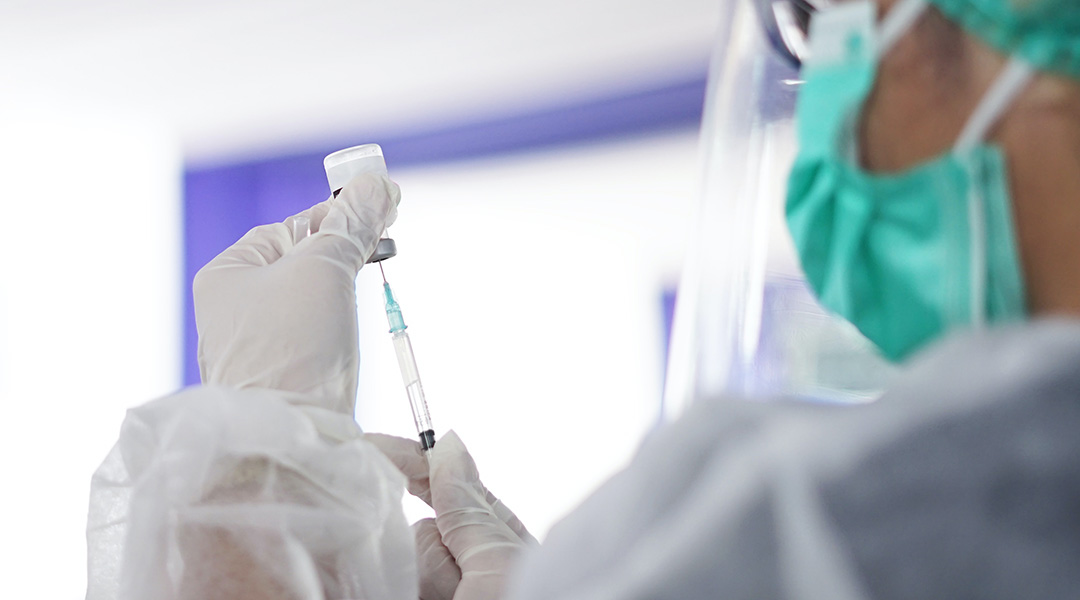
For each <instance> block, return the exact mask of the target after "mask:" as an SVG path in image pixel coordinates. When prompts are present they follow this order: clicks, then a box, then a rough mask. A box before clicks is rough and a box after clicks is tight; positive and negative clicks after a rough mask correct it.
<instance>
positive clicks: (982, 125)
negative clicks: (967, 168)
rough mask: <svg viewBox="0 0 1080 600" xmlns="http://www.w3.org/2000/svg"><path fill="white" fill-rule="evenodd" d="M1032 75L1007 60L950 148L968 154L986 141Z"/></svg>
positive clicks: (1022, 64) (1013, 60)
mask: <svg viewBox="0 0 1080 600" xmlns="http://www.w3.org/2000/svg"><path fill="white" fill-rule="evenodd" d="M1034 75H1035V69H1034V68H1032V66H1031V65H1029V64H1028V63H1026V62H1024V61H1023V60H1021V59H1019V58H1016V57H1015V56H1014V57H1012V58H1010V59H1009V62H1008V64H1006V65H1005V69H1004V70H1002V71H1001V74H1000V75H998V77H997V79H995V80H994V83H993V84H992V85H991V86H990V89H989V90H987V91H986V94H984V95H983V97H982V100H980V101H979V105H978V106H976V107H975V111H974V112H972V113H971V116H970V117H968V121H967V123H966V124H965V125H964V129H963V131H961V132H960V136H959V137H957V138H956V145H955V146H954V147H953V149H954V150H955V151H956V152H959V153H963V152H967V151H970V150H971V149H973V148H974V147H975V146H978V145H979V144H981V143H982V142H983V140H985V139H986V134H987V133H989V132H990V129H991V128H992V127H993V126H994V124H995V123H997V121H998V119H999V118H1000V117H1001V115H1002V114H1003V113H1004V112H1005V111H1006V109H1008V108H1009V105H1011V104H1012V102H1013V100H1015V99H1016V96H1017V95H1018V94H1019V93H1020V92H1022V91H1023V90H1024V86H1025V85H1026V84H1027V83H1028V82H1029V81H1031V78H1032V77H1034Z"/></svg>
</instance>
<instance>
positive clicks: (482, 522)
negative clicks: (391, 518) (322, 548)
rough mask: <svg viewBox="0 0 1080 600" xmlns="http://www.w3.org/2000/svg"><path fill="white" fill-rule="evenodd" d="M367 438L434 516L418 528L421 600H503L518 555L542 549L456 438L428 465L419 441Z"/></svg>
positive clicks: (445, 441)
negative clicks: (490, 488) (500, 599)
mask: <svg viewBox="0 0 1080 600" xmlns="http://www.w3.org/2000/svg"><path fill="white" fill-rule="evenodd" d="M364 437H365V439H366V440H368V441H370V442H372V443H373V444H375V445H376V446H378V448H379V449H380V450H382V451H383V453H384V454H386V455H387V456H388V457H389V458H390V460H391V461H393V462H394V464H395V465H397V467H398V469H400V470H401V471H402V472H403V473H404V474H405V476H406V477H407V478H408V489H409V492H410V493H411V494H413V495H414V496H417V497H419V498H420V499H422V500H424V501H425V502H427V503H428V504H430V505H431V507H432V508H434V509H435V519H425V520H423V521H420V522H418V523H416V524H415V525H413V532H414V534H415V536H416V546H417V548H416V551H417V561H418V563H419V569H420V597H421V598H422V600H451V599H452V600H491V599H494V598H498V597H499V596H500V594H501V593H502V590H503V586H504V584H505V579H506V576H507V574H508V573H509V571H510V567H511V565H512V564H513V562H514V560H515V559H516V558H517V555H518V554H519V553H520V552H521V551H522V550H523V549H525V548H526V547H528V546H534V545H536V544H537V542H536V538H534V537H533V536H532V535H531V534H530V533H529V532H528V530H527V529H525V526H524V525H523V524H522V523H521V521H520V520H519V519H518V518H517V516H515V515H514V513H513V512H511V511H510V509H508V508H507V507H506V505H504V504H503V503H502V502H500V501H499V500H498V499H497V498H496V497H495V496H494V495H493V494H492V493H491V492H489V491H488V489H487V488H486V487H484V484H482V483H481V482H480V475H479V473H478V472H477V470H476V463H475V462H474V461H473V459H472V457H471V456H470V455H469V452H468V450H466V449H465V445H464V444H463V443H462V442H461V439H460V438H459V437H458V436H457V434H456V433H454V432H453V431H450V432H447V434H446V435H445V436H443V438H442V439H440V440H439V441H438V443H436V444H435V447H434V448H433V449H432V450H431V452H430V454H429V457H428V459H427V460H425V459H424V457H423V455H422V454H421V451H420V445H419V444H418V443H417V442H415V441H411V440H406V439H403V438H397V437H393V436H388V435H381V434H367V435H365V436H364ZM429 466H430V469H429Z"/></svg>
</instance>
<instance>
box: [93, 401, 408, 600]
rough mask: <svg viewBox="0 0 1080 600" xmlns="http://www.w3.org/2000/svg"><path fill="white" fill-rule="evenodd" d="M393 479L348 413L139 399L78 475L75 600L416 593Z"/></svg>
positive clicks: (271, 599)
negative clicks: (81, 483)
mask: <svg viewBox="0 0 1080 600" xmlns="http://www.w3.org/2000/svg"><path fill="white" fill-rule="evenodd" d="M404 483H405V482H404V478H403V476H402V475H401V474H400V473H399V472H398V470H397V469H396V468H395V467H394V466H393V464H391V463H390V461H389V460H388V459H387V458H386V457H385V456H384V455H383V454H382V453H381V452H379V451H378V450H377V449H376V448H375V447H374V446H373V445H371V444H370V443H368V442H366V441H364V440H363V439H362V437H361V434H360V429H359V427H358V426H357V425H356V423H355V422H354V421H353V419H352V418H351V416H348V415H344V414H342V413H338V412H334V411H330V410H325V409H320V408H317V407H313V406H304V405H298V404H291V403H290V402H289V401H287V400H286V399H284V398H283V396H282V394H280V393H278V392H274V391H270V390H262V389H247V390H236V389H232V388H224V387H195V388H190V389H188V390H186V391H183V392H180V393H178V394H175V395H172V396H168V397H165V398H162V399H159V400H156V401H153V402H149V403H147V404H145V405H143V406H140V407H138V408H135V409H132V410H130V411H129V412H128V415H127V418H126V419H125V421H124V423H123V425H122V428H121V432H120V437H119V440H118V441H117V443H116V445H115V446H114V447H113V449H112V451H111V452H110V453H109V455H108V456H107V458H106V459H105V461H104V462H103V463H102V465H101V467H100V468H99V469H98V470H97V472H96V473H95V474H94V477H93V480H92V483H91V493H90V512H89V521H88V529H87V541H88V567H89V584H88V589H87V595H86V597H87V600H106V599H108V600H117V599H124V600H127V599H130V600H145V599H149V598H153V599H156V600H169V599H185V600H186V599H196V598H198V599H202V600H210V599H217V598H220V599H222V600H224V599H226V598H227V599H230V600H244V599H249V598H250V599H252V600H255V599H258V600H277V599H286V598H287V599H304V600H324V599H325V600H330V599H346V598H347V599H360V598H365V599H367V598H370V599H384V598H386V599H401V600H415V599H416V598H417V573H416V558H415V549H414V542H413V536H412V533H411V531H410V529H409V527H408V524H407V523H406V520H405V517H404V514H403V513H402V508H401V499H402V495H403V493H404Z"/></svg>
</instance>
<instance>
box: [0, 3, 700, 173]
mask: <svg viewBox="0 0 1080 600" xmlns="http://www.w3.org/2000/svg"><path fill="white" fill-rule="evenodd" d="M720 5H721V2H720V0H547V1H545V2H525V1H513V0H451V1H434V0H413V1H397V2H393V1H389V0H384V1H370V0H351V1H349V0H308V1H306V2H301V1H295V0H292V1H290V0H183V1H179V0H160V1H151V0H93V1H87V0H0V87H2V88H3V90H4V91H3V95H6V96H8V97H9V98H22V99H24V100H25V99H30V100H32V101H33V102H42V101H48V102H50V103H53V104H59V105H61V106H77V107H82V108H88V109H89V110H104V109H107V110H110V111H117V110H120V111H124V112H126V113H135V114H139V115H146V116H149V117H151V118H152V119H155V120H160V121H162V122H163V123H164V124H165V125H166V126H167V127H169V128H171V129H173V130H174V131H175V132H176V133H177V135H178V137H179V139H180V140H181V143H182V144H183V148H184V152H185V154H186V156H187V157H188V159H189V160H191V161H194V162H203V161H216V160H223V159H229V158H236V157H242V156H252V155H259V154H266V153H271V152H273V151H274V150H275V149H285V148H289V149H297V148H304V147H307V146H314V145H317V144H318V143H319V142H320V141H323V140H326V139H333V138H340V137H341V132H348V131H351V130H353V131H372V130H375V131H394V132H398V131H401V130H408V129H422V128H425V127H428V126H432V125H435V124H438V123H445V122H448V121H456V120H462V119H474V118H482V117H483V116H484V115H490V114H492V113H495V114H499V113H513V112H518V111H521V110H527V109H528V108H529V107H531V106H543V105H546V104H550V103H552V102H558V101H568V100H573V99H574V98H585V97H590V96H594V95H598V94H603V93H605V90H607V91H610V90H613V89H620V88H627V89H631V88H633V87H635V86H641V85H648V84H649V83H654V82H662V81H665V80H672V79H677V78H680V77H687V76H691V75H693V74H700V73H704V71H705V65H706V62H707V59H708V54H709V50H710V47H711V44H712V36H713V31H714V25H715V22H716V20H717V18H719V10H720Z"/></svg>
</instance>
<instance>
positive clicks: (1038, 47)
mask: <svg viewBox="0 0 1080 600" xmlns="http://www.w3.org/2000/svg"><path fill="white" fill-rule="evenodd" d="M930 3H931V4H933V5H934V6H936V7H938V8H939V9H940V10H941V12H943V13H945V16H947V17H948V18H949V19H951V20H953V21H955V22H956V23H958V24H959V25H960V26H961V27H963V28H964V29H966V30H967V31H968V32H970V33H971V34H973V35H975V36H977V37H978V38H980V39H981V40H983V41H984V42H986V43H987V44H989V45H991V46H993V47H994V48H997V49H998V50H999V51H1001V52H1003V53H1005V54H1007V55H1010V56H1018V57H1020V58H1022V59H1025V60H1027V61H1028V62H1030V63H1031V64H1032V65H1033V66H1035V67H1036V68H1039V69H1042V70H1044V71H1052V72H1054V73H1059V74H1062V75H1066V76H1068V77H1072V78H1074V79H1080V0H930Z"/></svg>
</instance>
